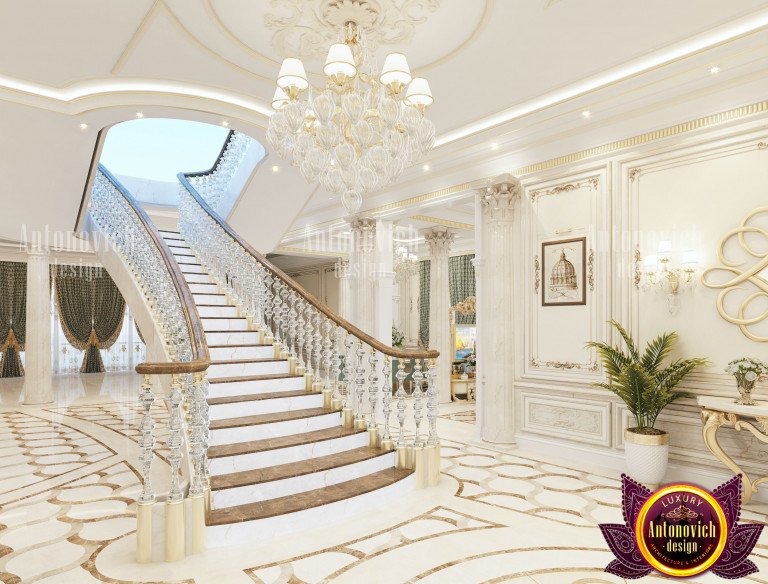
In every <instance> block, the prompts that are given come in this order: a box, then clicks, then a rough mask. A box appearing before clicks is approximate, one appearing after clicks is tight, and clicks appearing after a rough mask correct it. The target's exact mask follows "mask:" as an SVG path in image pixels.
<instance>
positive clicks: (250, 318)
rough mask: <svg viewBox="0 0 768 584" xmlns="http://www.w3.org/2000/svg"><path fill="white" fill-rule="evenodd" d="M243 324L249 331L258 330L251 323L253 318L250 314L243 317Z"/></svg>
mask: <svg viewBox="0 0 768 584" xmlns="http://www.w3.org/2000/svg"><path fill="white" fill-rule="evenodd" d="M245 322H247V323H248V330H249V331H255V330H258V328H257V326H256V323H255V322H254V321H253V316H251V315H250V314H249V315H248V316H246V317H245Z"/></svg>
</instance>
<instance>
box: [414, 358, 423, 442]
mask: <svg viewBox="0 0 768 584" xmlns="http://www.w3.org/2000/svg"><path fill="white" fill-rule="evenodd" d="M412 378H413V418H414V422H415V423H416V434H415V436H414V438H413V445H414V446H423V445H424V442H423V440H422V439H421V436H420V433H419V427H420V426H421V422H422V420H423V418H424V415H423V413H422V405H423V404H422V400H423V399H424V396H425V393H424V391H423V388H422V383H423V382H424V373H422V371H421V359H414V362H413V376H412Z"/></svg>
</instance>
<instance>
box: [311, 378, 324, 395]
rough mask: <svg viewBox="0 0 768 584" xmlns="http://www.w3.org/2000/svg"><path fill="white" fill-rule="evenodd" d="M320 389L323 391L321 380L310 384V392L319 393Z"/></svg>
mask: <svg viewBox="0 0 768 584" xmlns="http://www.w3.org/2000/svg"><path fill="white" fill-rule="evenodd" d="M321 391H323V382H322V381H315V382H314V383H313V384H312V393H320V392H321Z"/></svg>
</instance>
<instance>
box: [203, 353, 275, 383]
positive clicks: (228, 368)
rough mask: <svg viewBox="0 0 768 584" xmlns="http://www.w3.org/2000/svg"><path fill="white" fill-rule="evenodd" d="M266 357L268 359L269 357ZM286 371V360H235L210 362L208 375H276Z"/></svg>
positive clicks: (215, 376) (214, 376)
mask: <svg viewBox="0 0 768 584" xmlns="http://www.w3.org/2000/svg"><path fill="white" fill-rule="evenodd" d="M267 359H270V358H269V357H268V358H267ZM279 373H288V361H287V360H285V359H281V360H279V361H274V360H271V359H270V360H264V361H260V360H259V361H237V362H234V363H211V365H210V367H208V377H212V378H218V377H250V376H252V375H276V374H279Z"/></svg>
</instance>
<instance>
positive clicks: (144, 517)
mask: <svg viewBox="0 0 768 584" xmlns="http://www.w3.org/2000/svg"><path fill="white" fill-rule="evenodd" d="M154 505H155V504H154V503H138V504H137V505H136V561H137V562H138V563H139V564H147V563H149V562H151V561H152V508H153V507H154Z"/></svg>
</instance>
